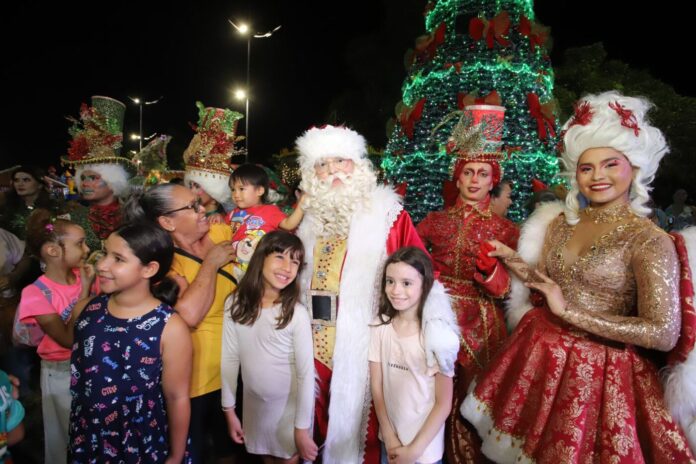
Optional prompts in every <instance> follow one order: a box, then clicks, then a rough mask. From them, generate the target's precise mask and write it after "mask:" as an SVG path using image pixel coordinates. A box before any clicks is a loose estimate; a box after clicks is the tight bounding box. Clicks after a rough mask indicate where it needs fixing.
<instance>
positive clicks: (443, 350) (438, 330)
mask: <svg viewBox="0 0 696 464" xmlns="http://www.w3.org/2000/svg"><path fill="white" fill-rule="evenodd" d="M422 326H423V329H422V333H423V339H424V340H425V354H426V359H427V361H428V367H433V366H434V365H435V363H436V362H437V364H438V366H439V369H440V372H442V373H443V374H445V375H451V374H453V373H454V363H455V361H456V360H457V354H458V353H459V333H460V332H459V324H458V323H457V318H456V316H455V314H454V311H452V304H451V301H450V297H449V295H448V294H447V292H446V290H445V287H444V286H443V285H442V283H440V282H439V281H437V280H436V281H435V282H434V283H433V288H432V289H431V290H430V294H429V295H428V299H427V300H425V306H424V307H423V324H422Z"/></svg>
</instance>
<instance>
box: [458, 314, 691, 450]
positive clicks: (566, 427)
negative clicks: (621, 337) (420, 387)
mask: <svg viewBox="0 0 696 464" xmlns="http://www.w3.org/2000/svg"><path fill="white" fill-rule="evenodd" d="M461 413H462V415H463V416H464V417H465V418H466V419H467V420H469V421H470V422H471V423H472V424H473V425H474V426H475V427H476V429H477V431H478V433H479V435H480V436H481V438H482V440H483V447H482V451H483V453H484V454H485V455H486V456H488V457H489V458H491V459H493V460H494V461H496V462H501V463H520V462H540V463H552V464H562V463H612V464H619V463H625V464H629V463H630V464H637V463H689V462H695V461H694V458H693V456H692V454H691V451H690V450H689V448H688V445H687V441H686V439H685V438H684V435H683V433H682V431H681V429H680V428H679V426H678V425H676V424H675V422H674V421H673V420H672V418H671V416H670V414H669V412H668V411H667V409H666V407H665V405H664V401H663V392H662V386H661V384H660V382H659V380H658V376H657V370H656V368H655V366H654V365H653V364H652V363H651V362H650V361H648V360H646V359H644V358H642V357H641V356H640V355H639V354H638V353H637V352H636V349H635V348H634V347H633V346H631V345H624V344H619V343H613V342H610V341H606V340H602V339H600V338H599V337H594V336H592V335H590V334H588V333H587V332H584V331H581V330H578V329H575V328H573V327H572V326H569V325H568V324H565V323H564V322H562V321H561V320H560V319H558V318H556V317H555V316H553V315H552V314H551V313H550V312H549V311H548V310H547V309H543V308H535V309H533V310H531V311H529V313H527V314H526V315H525V317H524V318H523V319H522V321H521V322H520V324H519V326H518V327H517V329H516V330H515V332H514V334H513V335H512V336H511V337H510V338H509V339H508V341H507V342H506V344H505V346H504V347H503V348H502V349H501V351H500V352H499V353H498V355H497V356H496V357H495V358H494V359H493V361H492V362H491V363H490V364H489V366H488V368H487V369H486V370H485V371H484V372H483V373H482V374H481V375H480V376H479V378H478V381H477V384H476V386H475V388H474V390H473V392H471V393H469V395H468V396H467V397H466V399H465V400H464V403H463V404H462V407H461Z"/></svg>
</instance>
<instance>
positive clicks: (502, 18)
mask: <svg viewBox="0 0 696 464" xmlns="http://www.w3.org/2000/svg"><path fill="white" fill-rule="evenodd" d="M508 32H510V15H509V14H508V12H507V11H501V12H500V13H498V14H497V15H495V16H494V17H493V18H491V19H490V20H489V19H486V18H471V21H469V35H470V36H471V38H472V39H474V40H481V39H482V38H484V37H485V38H486V45H488V48H493V42H494V41H496V42H498V44H499V45H502V46H503V47H509V46H510V41H509V40H508V39H507V35H508Z"/></svg>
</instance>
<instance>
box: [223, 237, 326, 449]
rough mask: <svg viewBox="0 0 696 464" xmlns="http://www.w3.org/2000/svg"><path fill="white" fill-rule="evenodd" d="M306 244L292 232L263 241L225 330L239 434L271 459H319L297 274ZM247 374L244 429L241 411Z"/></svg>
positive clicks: (227, 392)
mask: <svg viewBox="0 0 696 464" xmlns="http://www.w3.org/2000/svg"><path fill="white" fill-rule="evenodd" d="M303 260H304V248H303V246H302V242H301V241H300V239H299V238H297V237H296V236H294V235H292V234H290V233H289V232H285V231H274V232H270V233H268V234H266V235H264V237H263V238H262V239H261V242H260V243H259V247H258V249H257V250H256V253H254V255H253V256H252V258H251V262H250V263H249V269H248V271H247V273H246V274H245V275H244V278H243V279H242V281H241V282H240V284H239V288H238V290H237V292H236V293H234V294H232V295H230V297H229V298H228V300H227V303H226V305H225V306H226V307H225V309H226V314H225V319H224V322H223V335H222V407H223V410H225V414H226V416H227V423H228V428H229V432H230V436H231V437H232V440H234V441H235V442H236V443H244V444H245V446H246V449H247V451H248V452H249V453H252V454H257V455H261V456H262V459H263V461H264V463H272V462H273V463H276V462H282V463H297V462H298V460H299V459H300V458H302V459H304V460H309V461H313V460H315V459H316V457H317V452H318V448H317V445H316V444H315V443H314V441H313V440H312V415H313V409H314V354H313V345H312V330H311V326H310V320H309V314H308V313H307V310H306V308H304V307H303V306H302V305H301V304H299V303H298V301H299V297H300V289H299V284H298V282H297V280H296V277H297V273H298V271H299V269H300V267H301V265H302V262H303ZM240 364H241V369H242V377H243V379H244V404H243V414H242V419H243V421H244V426H243V427H242V425H241V423H240V420H239V416H238V415H237V413H236V412H235V406H236V404H235V395H236V390H237V375H238V372H239V367H240Z"/></svg>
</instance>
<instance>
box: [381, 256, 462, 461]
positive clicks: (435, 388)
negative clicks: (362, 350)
mask: <svg viewBox="0 0 696 464" xmlns="http://www.w3.org/2000/svg"><path fill="white" fill-rule="evenodd" d="M433 281H434V276H433V267H432V262H431V260H430V257H429V256H428V255H427V254H426V253H425V252H424V251H423V250H421V249H419V248H415V247H404V248H401V249H399V250H398V251H396V252H395V253H394V254H392V255H391V256H390V257H389V258H388V259H387V262H386V264H385V268H384V274H383V277H382V292H381V298H380V304H379V314H378V316H377V320H376V321H375V323H374V324H373V326H372V327H371V329H370V332H371V334H370V348H369V355H368V359H369V361H370V377H371V380H370V383H371V389H372V398H373V401H374V405H375V412H376V413H377V419H378V421H379V435H380V440H381V441H382V463H387V462H389V463H390V464H391V463H396V464H403V463H414V462H417V463H424V464H425V463H440V462H442V456H443V453H444V445H445V443H444V431H445V420H446V419H447V416H448V415H449V413H450V409H451V408H452V378H451V377H449V376H446V375H444V374H442V373H441V372H440V371H439V370H438V368H437V365H436V366H435V367H433V368H429V367H428V366H427V364H426V355H425V348H424V345H423V336H422V331H421V319H422V315H423V307H424V305H425V301H426V300H427V298H428V294H429V293H430V290H431V288H432V286H433Z"/></svg>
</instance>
